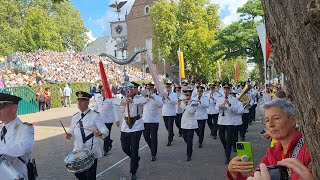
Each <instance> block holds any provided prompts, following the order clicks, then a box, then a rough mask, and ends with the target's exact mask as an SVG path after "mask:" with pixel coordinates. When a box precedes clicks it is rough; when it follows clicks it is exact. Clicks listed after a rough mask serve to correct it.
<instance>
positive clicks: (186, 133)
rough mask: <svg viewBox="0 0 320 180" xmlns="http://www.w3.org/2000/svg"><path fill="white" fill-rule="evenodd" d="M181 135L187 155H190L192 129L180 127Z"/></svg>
mask: <svg viewBox="0 0 320 180" xmlns="http://www.w3.org/2000/svg"><path fill="white" fill-rule="evenodd" d="M182 136H183V140H184V142H186V143H187V156H188V157H191V155H192V146H193V136H194V129H182Z"/></svg>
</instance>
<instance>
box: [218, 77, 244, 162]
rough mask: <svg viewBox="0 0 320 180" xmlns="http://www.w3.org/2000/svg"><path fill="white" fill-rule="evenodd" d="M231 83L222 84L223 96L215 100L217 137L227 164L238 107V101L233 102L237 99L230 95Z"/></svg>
mask: <svg viewBox="0 0 320 180" xmlns="http://www.w3.org/2000/svg"><path fill="white" fill-rule="evenodd" d="M230 88H231V85H229V84H228V83H226V84H225V85H224V94H225V96H224V97H220V98H219V99H218V100H217V104H216V110H219V118H218V124H219V137H220V141H221V143H222V145H223V148H224V150H225V156H226V161H225V163H226V164H228V163H229V162H230V155H231V148H232V144H233V142H234V140H233V137H234V135H233V133H234V115H233V113H234V112H237V111H238V109H239V108H241V107H240V106H239V104H238V103H235V101H236V100H237V99H236V97H234V96H232V95H230V92H231V89H230Z"/></svg>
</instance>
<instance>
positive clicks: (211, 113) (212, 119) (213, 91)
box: [207, 83, 222, 139]
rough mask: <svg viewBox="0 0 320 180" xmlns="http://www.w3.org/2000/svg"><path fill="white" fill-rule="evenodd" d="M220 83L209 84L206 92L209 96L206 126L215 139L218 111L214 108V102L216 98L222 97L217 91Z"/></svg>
mask: <svg viewBox="0 0 320 180" xmlns="http://www.w3.org/2000/svg"><path fill="white" fill-rule="evenodd" d="M219 88H220V85H219V84H218V83H216V84H215V85H214V84H210V91H209V92H208V93H207V97H209V107H208V109H207V113H208V121H207V123H208V126H209V128H210V130H211V135H212V136H213V138H214V139H217V131H218V117H219V111H218V110H216V108H215V107H216V103H217V100H218V98H220V97H222V94H220V93H219V92H218V91H219Z"/></svg>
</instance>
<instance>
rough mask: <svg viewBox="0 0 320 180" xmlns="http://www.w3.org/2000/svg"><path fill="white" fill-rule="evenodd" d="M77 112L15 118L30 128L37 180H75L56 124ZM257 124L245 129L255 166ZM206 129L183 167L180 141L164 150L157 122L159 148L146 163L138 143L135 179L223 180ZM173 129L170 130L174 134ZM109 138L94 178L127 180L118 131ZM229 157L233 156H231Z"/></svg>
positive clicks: (217, 150) (217, 148)
mask: <svg viewBox="0 0 320 180" xmlns="http://www.w3.org/2000/svg"><path fill="white" fill-rule="evenodd" d="M76 112H77V106H76V105H73V106H72V107H70V108H69V107H66V108H56V109H51V110H48V111H44V112H39V113H35V114H29V115H23V116H20V117H21V119H22V120H24V121H28V122H31V123H33V124H34V126H35V140H36V143H35V147H34V150H33V155H34V157H35V158H36V161H37V168H38V172H39V179H40V180H42V179H44V180H49V179H50V180H65V179H70V180H72V179H75V177H74V175H73V174H70V173H68V172H67V170H66V169H65V167H64V160H63V159H64V157H66V156H67V155H68V154H69V153H70V152H71V151H72V147H73V146H72V142H70V141H68V140H65V135H64V131H63V129H62V128H61V126H60V122H59V121H62V122H63V124H64V125H65V126H66V127H68V126H69V125H70V121H71V116H72V115H73V114H74V113H76ZM262 126H263V125H262V123H260V122H255V123H253V125H252V126H250V127H249V132H248V135H247V141H250V142H251V143H252V144H253V152H254V159H255V162H256V163H255V164H257V163H258V162H259V160H260V159H261V157H262V156H263V154H264V153H265V151H266V149H267V147H268V141H266V140H262V139H260V137H259V134H260V131H261V129H262ZM208 129H209V128H208V126H207V127H206V131H205V138H204V143H203V148H202V149H199V148H198V147H197V140H198V137H197V135H195V137H194V148H193V150H194V152H193V155H192V160H191V161H189V162H187V161H185V158H186V144H185V142H184V141H183V139H182V138H181V137H178V136H177V135H176V136H175V137H174V141H173V144H172V146H170V147H167V146H166V143H167V131H166V130H165V127H164V124H163V122H161V124H160V128H159V147H158V155H157V158H158V159H157V161H155V162H151V161H150V156H151V155H150V149H149V147H148V146H146V142H145V141H144V138H143V137H141V141H140V148H141V150H140V152H139V153H140V156H141V160H140V167H139V170H138V173H137V176H138V178H139V179H141V180H149V179H152V180H158V179H159V180H160V179H161V180H162V179H163V180H171V179H172V180H173V179H183V180H189V179H190V180H194V179H196V180H209V179H210V180H211V179H212V180H214V179H217V180H220V179H226V177H225V171H226V167H227V165H225V164H224V160H225V159H224V150H223V147H222V145H221V142H220V140H219V139H213V138H212V136H210V135H209V131H208ZM177 132H178V130H177V128H175V133H176V134H177ZM111 138H112V139H113V140H114V142H113V148H112V150H111V151H110V154H109V155H108V156H106V157H102V158H100V159H99V161H98V170H97V172H98V174H100V175H99V177H98V179H101V180H102V179H108V180H109V179H110V180H118V179H130V173H129V164H130V163H129V162H130V159H129V158H126V156H125V154H124V153H123V152H122V150H121V146H120V129H119V128H116V127H115V126H114V127H113V129H112V134H111ZM234 155H235V154H234V153H233V154H232V156H234Z"/></svg>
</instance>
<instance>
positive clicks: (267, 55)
mask: <svg viewBox="0 0 320 180" xmlns="http://www.w3.org/2000/svg"><path fill="white" fill-rule="evenodd" d="M270 50H271V49H270V43H269V40H268V37H266V64H265V67H266V72H265V73H266V74H268V60H269V57H270ZM266 77H268V76H267V75H266ZM267 79H268V78H267Z"/></svg>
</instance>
